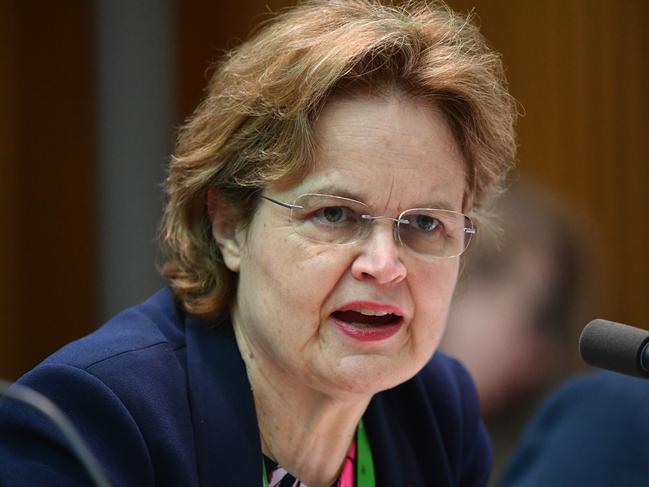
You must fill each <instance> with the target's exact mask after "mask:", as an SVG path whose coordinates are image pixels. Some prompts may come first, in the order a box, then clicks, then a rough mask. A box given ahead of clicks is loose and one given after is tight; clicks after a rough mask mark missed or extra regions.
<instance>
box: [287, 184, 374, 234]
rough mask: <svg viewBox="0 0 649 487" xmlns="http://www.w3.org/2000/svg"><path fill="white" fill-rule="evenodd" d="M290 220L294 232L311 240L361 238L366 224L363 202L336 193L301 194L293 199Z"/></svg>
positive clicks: (367, 209) (367, 223) (366, 209)
mask: <svg viewBox="0 0 649 487" xmlns="http://www.w3.org/2000/svg"><path fill="white" fill-rule="evenodd" d="M294 204H295V205H296V206H298V208H293V210H292V211H291V223H292V224H293V228H294V229H295V231H296V233H298V234H300V235H302V236H303V237H306V238H308V239H309V240H312V241H314V242H321V243H334V244H344V243H350V242H353V241H355V240H358V239H359V238H361V236H362V235H363V233H364V232H365V230H366V228H367V227H368V225H369V220H366V219H364V218H362V215H366V214H368V213H369V208H368V207H367V206H366V205H364V204H363V203H361V202H359V201H355V200H351V199H348V198H342V197H339V196H328V195H321V194H303V195H302V196H300V197H299V198H298V199H297V200H295V203H294Z"/></svg>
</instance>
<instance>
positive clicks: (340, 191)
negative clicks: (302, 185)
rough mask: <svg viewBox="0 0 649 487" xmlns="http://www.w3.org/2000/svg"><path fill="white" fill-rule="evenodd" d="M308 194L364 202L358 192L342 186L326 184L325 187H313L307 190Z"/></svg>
mask: <svg viewBox="0 0 649 487" xmlns="http://www.w3.org/2000/svg"><path fill="white" fill-rule="evenodd" d="M309 193H315V194H328V195H331V196H341V197H343V198H349V199H352V200H357V201H361V202H364V199H363V195H362V194H360V193H358V192H356V191H354V190H351V189H348V188H345V187H343V186H338V185H334V184H327V185H324V186H316V187H313V188H311V189H310V190H309Z"/></svg>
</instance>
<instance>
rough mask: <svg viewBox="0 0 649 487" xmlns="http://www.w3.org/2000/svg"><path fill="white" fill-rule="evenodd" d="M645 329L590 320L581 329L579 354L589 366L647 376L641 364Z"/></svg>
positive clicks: (648, 335) (648, 338)
mask: <svg viewBox="0 0 649 487" xmlns="http://www.w3.org/2000/svg"><path fill="white" fill-rule="evenodd" d="M647 342H649V331H647V330H642V329H640V328H634V327H632V326H628V325H623V324H621V323H615V322H613V321H607V320H593V321H591V322H590V323H588V324H587V325H586V326H585V327H584V330H583V331H582V332H581V337H580V338H579V353H580V354H581V358H582V359H584V362H586V363H587V364H589V365H593V366H595V367H600V368H603V369H608V370H612V371H614V372H620V373H622V374H627V375H633V376H636V377H643V378H647V377H649V372H647V371H646V370H645V369H644V368H643V367H642V363H641V354H642V351H643V348H644V346H645V345H646V344H647Z"/></svg>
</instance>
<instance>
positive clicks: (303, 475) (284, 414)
mask: <svg viewBox="0 0 649 487" xmlns="http://www.w3.org/2000/svg"><path fill="white" fill-rule="evenodd" d="M235 334H236V337H237V344H238V345H239V350H240V351H241V355H242V357H243V359H244V362H245V364H246V370H247V373H248V379H249V381H250V384H251V386H252V391H253V397H254V400H255V409H256V412H257V421H258V423H259V432H260V440H261V445H262V451H263V453H264V454H265V455H266V456H268V457H270V458H272V459H273V460H274V461H276V462H277V463H278V464H279V465H281V466H282V467H284V468H285V469H286V470H287V471H288V472H290V473H291V474H292V475H294V476H295V477H296V478H298V479H300V480H301V481H302V482H303V483H305V484H306V485H308V486H309V487H320V486H329V485H331V484H333V483H334V482H335V480H336V478H337V477H338V474H339V473H340V469H341V467H342V464H343V461H344V459H345V455H346V453H347V451H348V450H349V447H350V445H351V442H352V440H353V439H354V434H355V432H356V426H357V425H358V422H359V421H360V419H361V417H362V415H363V413H364V412H365V409H366V408H367V405H368V403H369V400H370V397H367V396H364V395H363V396H345V397H333V396H332V395H331V394H326V393H322V392H320V391H317V390H315V389H313V388H311V387H309V386H308V385H306V384H304V383H303V382H302V381H300V380H299V379H297V378H295V377H293V376H291V375H289V374H287V373H286V372H285V371H283V370H281V369H280V368H278V367H277V365H276V364H274V363H273V361H272V360H266V359H265V357H264V356H263V354H261V353H259V354H256V353H254V352H253V351H252V350H251V347H250V346H249V343H248V342H247V341H246V340H245V337H243V336H242V335H241V333H240V332H239V330H238V329H237V327H235Z"/></svg>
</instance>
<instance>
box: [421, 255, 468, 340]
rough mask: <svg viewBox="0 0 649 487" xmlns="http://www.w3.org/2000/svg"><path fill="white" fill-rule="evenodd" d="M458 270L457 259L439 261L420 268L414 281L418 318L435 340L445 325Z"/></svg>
mask: <svg viewBox="0 0 649 487" xmlns="http://www.w3.org/2000/svg"><path fill="white" fill-rule="evenodd" d="M458 271H459V266H458V263H457V259H454V260H451V261H448V262H440V264H439V265H437V266H430V267H428V268H427V269H425V270H422V272H421V273H420V274H419V275H418V276H417V279H416V282H415V283H414V287H413V292H414V293H416V294H415V296H416V306H417V308H416V310H417V315H418V318H420V319H421V320H423V321H424V322H425V323H427V324H428V326H427V327H425V328H426V329H427V330H428V333H429V334H430V335H431V338H435V339H436V340H439V337H441V334H442V333H443V331H444V327H445V326H446V318H447V316H448V312H449V308H450V305H451V300H452V298H453V293H454V291H455V284H456V283H457V278H458Z"/></svg>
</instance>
